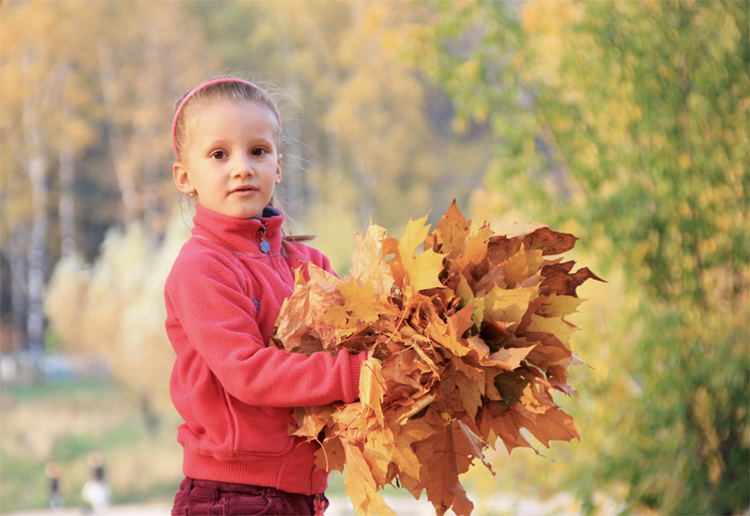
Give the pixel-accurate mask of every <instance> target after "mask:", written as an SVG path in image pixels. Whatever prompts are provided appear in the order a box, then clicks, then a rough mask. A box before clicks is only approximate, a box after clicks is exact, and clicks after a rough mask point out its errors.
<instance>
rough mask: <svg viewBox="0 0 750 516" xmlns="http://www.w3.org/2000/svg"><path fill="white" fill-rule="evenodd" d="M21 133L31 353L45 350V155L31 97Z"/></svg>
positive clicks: (28, 334)
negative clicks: (27, 193)
mask: <svg viewBox="0 0 750 516" xmlns="http://www.w3.org/2000/svg"><path fill="white" fill-rule="evenodd" d="M23 110H24V113H23V120H24V133H25V138H26V142H27V144H28V157H27V159H26V162H25V164H24V167H25V168H26V172H27V173H28V175H29V180H30V182H31V202H32V208H33V215H32V226H31V241H30V242H29V254H28V279H27V292H28V316H27V323H26V335H27V346H28V351H30V352H31V353H32V355H38V354H41V352H42V351H43V350H44V286H45V271H46V262H47V229H48V226H49V220H48V216H47V168H48V164H47V158H46V157H45V155H44V151H43V149H42V137H41V134H40V128H39V125H38V120H37V117H36V116H35V115H36V113H35V111H36V109H35V107H34V106H33V105H32V102H31V101H27V102H26V103H25V104H24V108H23Z"/></svg>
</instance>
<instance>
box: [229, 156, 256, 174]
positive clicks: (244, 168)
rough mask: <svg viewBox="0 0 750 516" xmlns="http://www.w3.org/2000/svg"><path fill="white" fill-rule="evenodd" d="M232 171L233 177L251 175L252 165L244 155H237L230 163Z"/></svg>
mask: <svg viewBox="0 0 750 516" xmlns="http://www.w3.org/2000/svg"><path fill="white" fill-rule="evenodd" d="M232 171H233V175H234V176H235V177H245V176H252V175H253V167H252V165H251V163H250V160H249V159H248V158H247V157H246V156H237V158H236V160H235V162H234V163H233V164H232Z"/></svg>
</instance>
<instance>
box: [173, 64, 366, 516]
mask: <svg viewBox="0 0 750 516" xmlns="http://www.w3.org/2000/svg"><path fill="white" fill-rule="evenodd" d="M280 131H281V127H280V121H279V114H278V110H277V109H276V106H275V104H274V102H273V101H272V100H271V98H270V97H269V96H268V95H267V94H266V93H265V92H264V91H263V90H261V89H260V88H258V87H256V86H255V85H253V84H251V83H249V82H246V81H243V80H240V79H234V78H223V79H216V80H212V81H209V82H207V83H205V84H201V85H200V86H198V87H197V88H195V89H194V90H193V91H191V92H190V93H188V94H187V95H186V96H185V97H184V98H183V99H182V101H181V102H180V103H179V105H178V107H177V109H176V110H175V115H174V121H173V127H172V134H173V144H174V150H175V155H176V158H177V161H176V162H175V164H174V166H173V172H174V181H175V183H176V185H177V188H178V189H179V190H180V191H181V192H184V193H186V194H188V195H190V196H191V197H194V198H195V199H196V200H197V204H196V214H195V217H194V219H193V222H194V227H193V229H192V238H190V239H189V240H188V241H187V242H186V243H185V245H184V246H183V248H182V250H181V251H180V254H179V256H178V258H177V260H176V261H175V264H174V266H173V268H172V271H171V272H170V274H169V277H168V279H167V283H166V289H165V299H166V306H167V321H166V328H167V334H168V336H169V340H170V341H171V343H172V346H173V347H174V350H175V353H176V354H177V358H176V360H175V365H174V369H173V371H172V378H171V382H170V392H171V396H172V400H173V402H174V405H175V407H176V408H177V411H178V412H179V413H180V415H181V416H182V418H183V420H184V423H183V424H181V425H180V426H179V428H178V433H177V440H178V441H179V442H180V444H182V446H183V451H184V461H183V472H184V474H185V476H186V478H185V479H184V480H183V481H182V483H181V484H180V490H179V492H178V493H177V495H176V496H175V502H174V507H173V509H172V514H174V515H177V514H180V515H193V514H200V515H205V514H227V515H229V514H233V515H252V514H283V515H298V514H313V513H316V514H319V513H322V510H323V509H324V508H325V506H327V500H326V499H325V497H324V496H323V491H324V490H325V489H326V487H327V477H328V472H327V471H324V470H315V466H314V462H315V460H314V456H313V454H314V453H315V451H316V447H317V446H316V445H315V444H312V443H307V442H305V441H303V440H301V439H298V438H294V437H291V436H290V435H289V428H290V427H293V425H294V424H295V423H294V419H293V417H292V407H297V406H308V405H325V404H328V403H332V402H334V401H337V400H342V401H344V402H352V401H354V400H355V399H356V398H357V397H358V386H359V374H360V369H361V367H362V362H363V361H364V359H365V356H364V354H360V355H350V354H349V353H347V352H346V351H342V352H340V353H339V354H338V355H337V356H335V357H334V356H333V355H331V354H329V353H314V354H313V355H311V356H309V357H307V356H305V355H302V354H295V353H292V354H289V353H287V352H286V351H284V350H281V349H278V348H275V347H269V345H268V344H269V332H270V331H271V328H272V327H273V324H274V322H275V320H276V317H277V316H278V313H279V309H280V308H281V304H282V302H283V301H284V299H285V298H286V297H288V296H289V295H291V294H292V290H293V286H294V269H295V268H297V267H299V266H300V265H301V263H302V262H311V263H313V264H315V265H317V266H318V267H322V268H323V269H325V270H328V271H331V266H330V263H329V261H328V259H327V258H326V257H325V256H324V255H323V254H322V253H320V252H319V251H316V250H315V249H312V248H310V247H307V246H305V245H303V244H300V243H294V242H289V241H286V240H285V239H284V238H283V237H282V233H281V224H282V222H283V220H284V215H283V214H282V213H281V212H280V211H279V210H277V209H275V208H273V207H272V199H273V193H274V188H275V186H276V185H278V184H279V183H280V181H281V154H280V153H279V137H280ZM331 272H332V271H331Z"/></svg>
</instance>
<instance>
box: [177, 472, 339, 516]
mask: <svg viewBox="0 0 750 516" xmlns="http://www.w3.org/2000/svg"><path fill="white" fill-rule="evenodd" d="M316 500H317V501H318V504H319V505H321V504H322V507H327V506H328V500H327V499H326V497H325V496H323V495H322V494H321V495H312V496H307V495H303V494H296V493H287V492H285V491H279V490H278V489H274V488H273V487H259V486H249V485H245V484H229V483H226V482H214V481H212V480H195V479H192V478H186V479H185V480H183V481H182V482H180V490H179V491H177V494H176V495H175V497H174V506H173V507H172V516H178V515H179V516H207V515H213V514H218V515H226V516H252V515H255V514H267V515H278V516H312V515H314V514H315V505H316V504H315V502H316ZM321 512H322V511H321Z"/></svg>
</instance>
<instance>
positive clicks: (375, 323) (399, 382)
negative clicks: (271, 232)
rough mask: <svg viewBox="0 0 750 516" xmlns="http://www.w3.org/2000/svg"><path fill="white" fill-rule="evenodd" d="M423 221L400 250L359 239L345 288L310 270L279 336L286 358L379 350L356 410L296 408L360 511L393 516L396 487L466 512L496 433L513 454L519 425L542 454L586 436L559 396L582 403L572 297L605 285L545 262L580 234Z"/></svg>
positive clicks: (305, 432) (453, 213)
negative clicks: (470, 483) (466, 483)
mask: <svg viewBox="0 0 750 516" xmlns="http://www.w3.org/2000/svg"><path fill="white" fill-rule="evenodd" d="M425 221H426V217H425V218H423V219H420V220H417V221H410V222H409V224H408V225H407V228H406V231H405V234H404V236H403V237H402V239H401V240H400V241H399V240H396V239H394V238H386V230H385V229H383V228H381V227H378V226H375V225H371V226H370V227H369V229H368V231H367V234H366V235H365V237H364V238H362V236H361V235H360V234H357V236H356V237H357V250H356V251H355V253H354V255H353V267H352V269H351V271H350V274H349V276H347V277H345V278H343V279H338V278H336V277H335V276H334V275H331V274H329V273H327V272H325V271H323V270H321V269H319V268H316V267H314V266H312V265H311V264H308V267H307V269H306V273H304V274H303V273H298V274H297V282H296V286H295V290H294V293H293V294H292V296H291V297H290V298H289V299H287V300H286V302H285V304H284V306H283V307H282V310H281V313H280V314H279V318H278V320H277V322H276V327H275V329H274V334H273V339H272V340H273V342H274V343H275V344H276V345H278V346H279V347H282V348H284V349H286V350H287V351H290V352H301V353H306V354H310V353H312V352H315V351H327V352H330V353H337V352H338V351H339V350H341V349H348V350H350V351H351V352H354V353H358V352H367V353H369V355H370V357H369V358H368V360H367V361H366V362H365V364H364V367H363V370H362V375H361V379H360V387H359V389H360V399H359V401H357V402H355V403H349V404H344V403H338V404H333V405H329V406H324V407H306V408H300V409H297V410H296V412H295V417H296V419H297V423H298V425H297V428H296V429H294V431H293V433H294V435H298V436H301V437H304V438H307V439H309V440H316V441H318V442H319V443H320V444H321V449H320V450H318V455H317V459H316V460H317V466H318V467H320V468H326V469H329V470H333V469H336V470H339V471H343V469H344V465H346V477H345V481H344V484H345V486H346V492H347V494H348V495H349V497H350V498H351V500H352V503H353V505H354V508H355V509H356V511H357V514H360V515H361V514H379V515H381V516H383V515H390V514H394V512H393V511H392V510H391V509H390V508H389V507H388V506H387V505H386V503H385V501H384V499H383V498H382V496H381V495H380V493H379V490H380V489H382V488H383V487H384V486H385V485H387V484H391V485H396V486H401V487H403V488H405V489H407V490H408V491H409V492H410V493H411V494H412V495H413V496H415V497H416V498H419V496H420V495H421V493H422V492H423V491H425V492H426V494H427V498H428V499H429V500H430V502H431V503H432V504H433V506H434V507H435V510H436V512H437V514H439V515H442V514H444V513H445V512H446V511H447V510H448V509H449V508H452V510H453V511H454V512H455V513H456V514H470V513H471V511H472V509H473V504H472V503H471V501H470V500H469V499H468V498H467V495H466V492H465V491H464V489H463V487H462V486H461V484H460V482H459V475H460V474H463V473H465V472H466V471H468V469H469V466H470V465H471V464H472V462H473V461H474V460H478V461H481V462H483V463H484V464H485V465H486V466H487V467H488V468H490V470H492V468H491V467H490V464H489V463H488V462H487V461H486V460H485V459H484V455H483V452H484V451H485V450H486V449H487V447H488V446H491V447H493V448H494V446H495V444H496V441H497V439H498V438H500V439H501V440H502V441H503V443H504V444H505V446H506V448H507V449H508V451H510V450H512V449H513V448H516V447H519V446H532V445H531V444H530V443H529V442H528V441H527V439H526V438H525V437H524V434H523V433H522V432H521V429H522V428H525V429H526V430H527V431H528V432H530V433H531V434H533V435H534V437H536V439H537V440H538V441H539V442H541V443H542V444H544V445H545V446H549V441H551V440H563V441H570V440H571V439H573V438H578V433H577V431H576V428H575V426H574V424H573V419H572V418H571V417H570V416H569V415H568V414H566V413H565V412H564V411H563V410H562V409H561V408H560V407H559V406H558V405H557V404H555V402H554V401H553V398H552V396H551V394H550V391H551V390H553V389H554V390H558V391H561V392H564V393H567V394H576V392H575V391H574V390H573V389H571V387H570V386H568V384H567V379H568V372H567V367H568V366H569V365H572V364H576V363H581V362H580V361H579V360H578V358H577V357H576V355H574V354H573V353H572V352H571V350H570V348H569V344H568V341H569V338H570V336H571V334H572V333H573V331H574V330H575V329H576V328H575V326H573V325H572V324H571V323H570V322H568V321H566V319H565V316H566V315H568V314H571V313H573V312H575V311H576V309H577V307H578V306H579V304H580V303H581V301H582V300H581V299H580V298H578V297H577V295H576V288H577V287H578V286H579V285H580V284H581V283H583V282H584V281H585V280H587V279H590V278H593V279H599V278H597V277H596V276H595V275H594V274H593V273H592V272H591V271H590V270H589V269H588V268H582V269H579V270H578V271H577V272H572V269H573V266H574V262H573V261H567V262H565V261H563V258H560V257H557V258H555V259H548V258H545V257H547V256H555V255H560V254H561V253H564V252H566V251H568V250H570V249H572V248H573V246H574V245H575V241H576V240H577V238H576V237H574V236H573V235H570V234H565V233H560V232H557V231H554V230H553V229H551V228H549V227H547V226H542V225H530V226H524V227H522V228H520V229H519V230H517V231H515V232H513V233H510V234H504V235H503V234H495V233H494V232H493V231H492V230H491V229H490V227H489V226H488V225H484V226H482V227H481V228H479V229H478V230H476V231H474V232H472V231H471V222H470V221H468V220H466V219H465V218H464V217H463V215H461V213H460V212H459V210H458V208H457V207H456V206H455V203H454V204H453V205H451V207H450V209H449V210H448V211H447V212H446V213H445V214H444V215H443V217H442V218H441V220H440V222H439V223H438V224H437V227H436V228H435V231H434V232H432V233H430V232H429V226H425ZM420 247H422V248H423V251H422V252H420V253H418V252H417V251H418V249H419V248H420ZM305 276H307V279H306V278H305ZM290 431H292V430H290ZM532 447H533V446H532Z"/></svg>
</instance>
